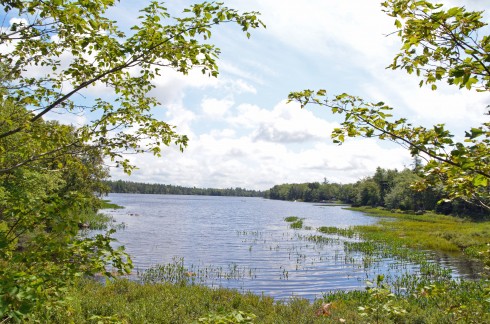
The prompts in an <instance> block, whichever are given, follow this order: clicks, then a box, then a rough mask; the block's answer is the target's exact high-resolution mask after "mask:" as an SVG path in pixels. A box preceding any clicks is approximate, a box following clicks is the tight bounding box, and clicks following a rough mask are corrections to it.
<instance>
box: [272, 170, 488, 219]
mask: <svg viewBox="0 0 490 324" xmlns="http://www.w3.org/2000/svg"><path fill="white" fill-rule="evenodd" d="M419 179H420V177H419V176H418V175H417V172H416V171H415V170H410V169H405V170H403V171H398V170H396V169H395V170H387V169H383V168H379V167H378V168H377V169H376V172H375V174H374V175H373V176H371V177H366V178H364V179H362V180H359V181H357V182H356V183H353V184H339V183H329V182H328V181H326V180H325V181H323V182H322V183H320V182H311V183H299V184H281V185H276V186H274V187H272V188H271V189H270V190H268V191H266V192H265V196H264V197H266V198H270V199H279V200H298V201H305V202H321V201H325V202H327V201H337V202H342V203H347V204H352V205H353V206H372V207H385V208H388V209H395V210H396V209H399V210H403V211H410V210H411V211H426V210H432V211H435V212H438V213H442V214H452V215H456V216H471V217H473V218H488V217H490V215H489V214H488V212H487V211H485V210H484V209H482V208H481V207H477V206H474V205H472V204H470V203H467V202H465V201H463V200H458V199H456V200H453V201H448V202H442V203H438V202H439V201H444V200H445V198H446V196H445V194H444V192H442V191H440V190H439V191H438V190H434V189H426V190H423V191H416V190H414V189H413V188H412V185H413V184H414V183H415V182H416V181H417V180H419Z"/></svg>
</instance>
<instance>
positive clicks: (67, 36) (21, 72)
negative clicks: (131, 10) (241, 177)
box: [0, 0, 263, 172]
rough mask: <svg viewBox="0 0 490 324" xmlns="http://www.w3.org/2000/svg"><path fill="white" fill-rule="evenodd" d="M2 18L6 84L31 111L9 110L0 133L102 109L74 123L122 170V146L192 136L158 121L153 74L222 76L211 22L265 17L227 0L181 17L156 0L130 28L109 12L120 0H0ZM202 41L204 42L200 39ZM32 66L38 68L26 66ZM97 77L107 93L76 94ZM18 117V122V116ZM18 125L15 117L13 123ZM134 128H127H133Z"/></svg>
mask: <svg viewBox="0 0 490 324" xmlns="http://www.w3.org/2000/svg"><path fill="white" fill-rule="evenodd" d="M0 3H1V5H2V7H3V10H4V11H5V17H4V19H3V21H4V22H5V21H8V19H7V18H10V17H14V18H16V19H14V20H11V21H12V23H11V24H10V25H9V26H3V25H2V31H1V33H0V46H2V47H4V48H7V49H8V50H6V51H3V52H2V53H1V54H0V62H2V65H3V66H2V72H3V73H2V74H1V75H2V76H1V78H0V87H1V89H2V90H3V91H2V92H3V93H4V94H5V95H6V96H7V97H8V100H9V101H10V102H11V103H12V105H14V106H15V107H27V108H28V112H27V115H26V114H25V113H18V112H16V111H13V112H12V114H11V115H10V116H8V119H6V120H5V125H10V126H9V127H5V128H4V130H3V131H2V132H1V133H0V139H2V138H5V137H9V136H12V135H13V134H16V133H19V132H23V131H28V129H29V127H30V125H32V124H33V123H35V122H36V121H37V120H39V119H40V118H42V117H44V116H46V115H48V114H55V113H77V114H84V113H86V112H96V113H97V114H98V117H95V118H94V120H93V121H92V122H90V123H89V124H87V125H86V126H84V127H81V128H80V129H77V131H76V143H88V142H90V143H92V145H94V146H97V147H98V148H99V149H101V150H102V152H103V154H104V155H106V156H108V157H110V158H111V159H112V160H114V161H115V162H116V164H117V165H119V166H122V167H123V168H124V169H125V171H126V172H130V171H131V169H132V168H133V167H134V166H132V165H130V163H129V161H128V160H127V159H125V158H124V157H123V155H122V153H124V152H131V153H139V152H152V153H154V154H155V155H160V154H161V145H169V144H171V143H175V144H176V145H179V146H180V147H181V149H182V148H183V147H184V146H185V145H186V144H187V137H186V136H185V135H178V134H177V133H176V132H175V129H174V127H173V126H171V125H169V124H167V123H165V122H164V121H160V120H157V119H156V118H154V117H153V116H152V114H151V109H152V108H154V107H157V106H158V105H159V103H158V102H157V100H156V99H155V98H154V97H151V96H149V95H148V93H149V91H151V90H152V89H153V88H154V85H153V83H152V81H153V80H154V79H155V78H156V77H159V76H161V75H162V73H163V72H164V71H165V68H171V69H174V70H177V71H179V72H182V73H184V74H186V73H188V72H189V71H190V70H191V69H194V68H199V69H201V70H202V72H203V73H206V74H208V75H210V76H217V75H218V67H217V64H216V59H217V57H218V55H219V53H220V51H219V49H218V48H216V47H215V46H214V45H212V44H209V43H206V41H207V40H208V39H209V38H210V37H211V28H212V27H213V26H215V25H219V24H222V23H226V22H233V23H236V24H238V25H239V26H240V27H241V28H242V30H243V31H244V32H245V33H246V34H247V36H250V34H249V29H251V28H257V27H259V26H263V24H262V22H261V21H260V20H259V19H258V17H257V13H255V12H251V13H243V14H240V13H238V12H237V11H235V10H233V9H229V8H227V7H225V6H223V4H222V3H214V2H211V3H207V2H204V3H202V4H195V5H192V6H191V7H190V8H188V9H185V10H184V14H183V17H173V16H171V15H170V14H169V13H168V12H167V9H166V8H165V7H163V6H162V5H161V4H159V3H158V2H155V1H153V2H151V3H150V4H149V5H148V6H147V7H146V8H144V9H142V10H141V14H140V16H139V17H138V19H139V23H138V24H136V25H135V26H133V27H131V28H130V34H128V35H127V34H126V33H125V32H123V31H121V30H120V29H119V27H118V26H117V24H116V22H114V21H111V20H110V19H109V18H107V17H105V16H104V15H105V13H106V11H107V9H108V8H110V7H113V6H114V5H115V3H116V1H114V0H96V1H82V0H80V1H57V0H50V1H40V0H30V1H12V0H9V1H1V2H0ZM203 41H204V42H203ZM33 69H36V72H37V73H36V74H34V76H33V74H32V73H29V72H32V71H33ZM91 86H102V87H104V89H105V92H106V94H105V95H104V97H101V98H96V99H94V100H93V101H92V102H89V103H88V104H87V103H86V102H85V101H86V100H80V101H81V103H78V101H77V100H74V96H75V95H76V94H84V93H86V92H84V91H85V90H87V89H88V88H89V87H91ZM20 121H22V122H20ZM14 124H15V126H14ZM129 128H131V132H128V129H129ZM71 144H73V143H60V144H59V145H58V147H56V148H52V149H50V150H45V151H44V152H39V153H38V154H36V155H35V156H31V157H25V158H24V159H20V161H18V162H17V163H16V164H12V165H8V166H7V167H6V168H3V170H1V172H8V171H9V170H11V169H12V168H15V167H17V166H19V165H24V164H28V163H30V161H32V160H34V159H38V158H43V157H45V156H47V155H51V154H55V153H58V152H60V151H63V150H64V147H66V146H70V145H71Z"/></svg>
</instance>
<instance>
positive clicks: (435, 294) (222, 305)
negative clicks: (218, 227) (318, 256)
mask: <svg viewBox="0 0 490 324" xmlns="http://www.w3.org/2000/svg"><path fill="white" fill-rule="evenodd" d="M486 289H488V286H485V284H484V283H482V282H461V283H457V284H456V283H454V282H451V281H450V282H441V283H437V284H431V285H427V286H422V285H419V284H418V283H416V284H415V285H414V288H413V291H411V293H410V294H405V295H398V294H395V295H393V296H390V297H389V298H388V299H387V300H384V299H379V298H377V297H378V296H376V295H374V294H373V293H372V292H370V291H368V290H363V291H349V292H346V291H336V292H330V293H325V294H324V296H323V298H321V299H319V300H316V301H315V302H309V301H308V300H305V299H291V300H290V301H288V302H282V301H274V300H273V299H272V298H271V297H266V296H258V295H253V294H250V293H239V292H237V291H235V290H228V289H221V288H219V289H211V288H207V287H204V286H200V285H174V284H170V283H160V284H138V283H136V282H132V281H128V280H123V279H119V280H116V281H113V282H108V283H106V284H101V283H98V282H94V281H90V280H83V281H81V282H80V283H79V284H78V285H77V286H76V287H74V288H73V290H72V291H71V292H70V295H71V298H70V299H69V300H67V302H66V305H65V306H66V307H65V308H64V309H42V310H41V309H40V310H39V311H38V313H37V314H35V315H36V317H37V318H36V319H37V320H38V321H39V322H44V323H98V322H99V323H113V322H118V323H197V322H198V320H199V319H203V318H208V319H209V318H217V319H219V318H227V317H228V318H229V317H232V316H233V314H235V315H236V314H237V313H239V312H242V313H243V314H247V316H250V317H254V322H255V323H339V322H340V320H341V319H342V320H345V322H346V323H367V322H376V320H375V319H377V320H378V321H377V322H378V323H393V322H394V321H393V319H392V318H391V317H389V316H385V317H378V318H376V317H375V316H374V315H372V314H371V315H370V316H368V317H366V316H362V315H361V313H362V312H361V311H359V307H363V308H366V307H367V306H368V307H371V308H375V307H379V308H386V307H390V309H397V308H403V309H404V310H405V311H406V313H404V314H401V316H400V317H397V320H396V322H397V323H488V322H489V320H490V317H489V313H488V306H489V304H488V302H487V301H485V300H486V299H487V298H488V291H487V290H486ZM325 303H331V306H332V307H331V309H330V313H329V315H326V316H319V315H317V314H318V310H319V308H320V307H321V306H322V305H323V304H325ZM110 320H111V321H112V322H111V321H110ZM228 323H234V322H233V321H232V322H228ZM235 323H238V321H235Z"/></svg>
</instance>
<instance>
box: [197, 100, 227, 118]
mask: <svg viewBox="0 0 490 324" xmlns="http://www.w3.org/2000/svg"><path fill="white" fill-rule="evenodd" d="M233 104H234V102H233V100H230V99H216V98H204V99H203V100H202V102H201V107H202V110H203V112H204V113H205V114H206V115H207V116H209V117H211V118H222V117H223V116H224V115H225V114H226V113H227V112H228V110H229V109H230V107H231V106H233Z"/></svg>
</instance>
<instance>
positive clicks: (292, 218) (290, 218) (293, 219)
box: [284, 216, 299, 223]
mask: <svg viewBox="0 0 490 324" xmlns="http://www.w3.org/2000/svg"><path fill="white" fill-rule="evenodd" d="M284 220H285V221H286V222H288V223H292V222H296V221H298V220H299V217H297V216H288V217H286V218H284Z"/></svg>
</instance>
